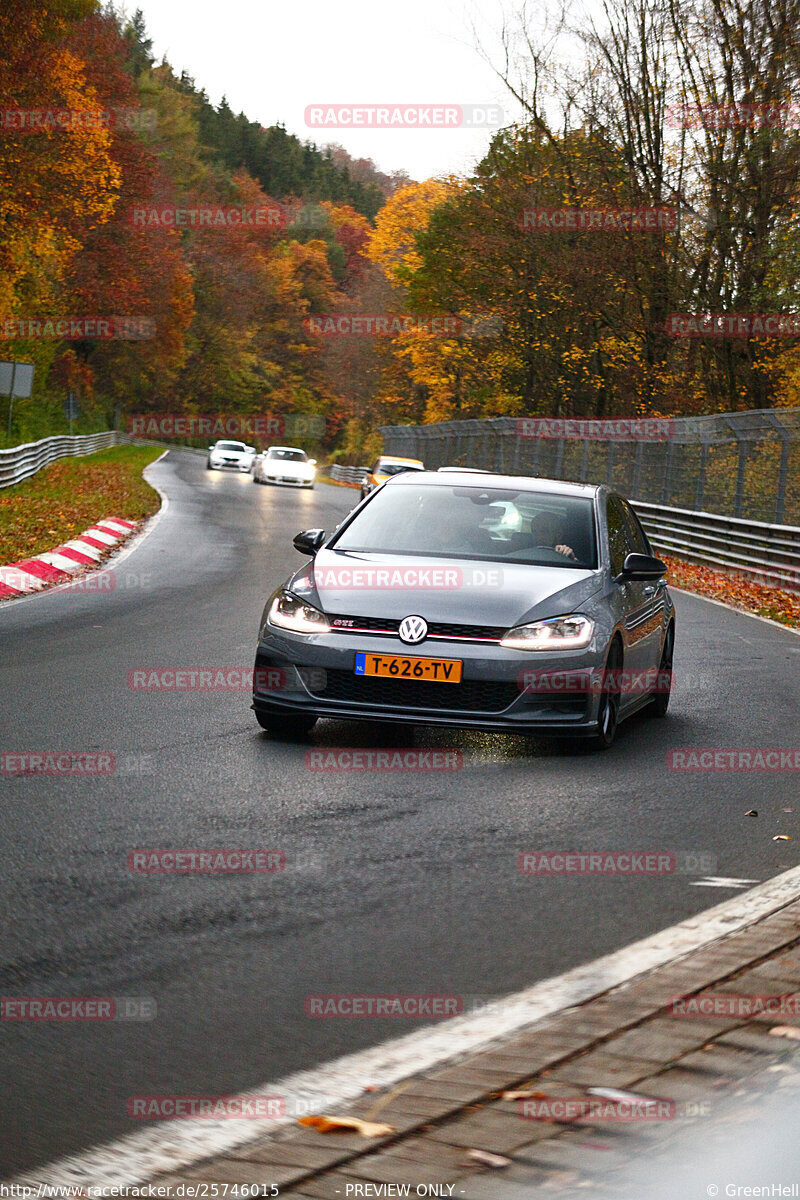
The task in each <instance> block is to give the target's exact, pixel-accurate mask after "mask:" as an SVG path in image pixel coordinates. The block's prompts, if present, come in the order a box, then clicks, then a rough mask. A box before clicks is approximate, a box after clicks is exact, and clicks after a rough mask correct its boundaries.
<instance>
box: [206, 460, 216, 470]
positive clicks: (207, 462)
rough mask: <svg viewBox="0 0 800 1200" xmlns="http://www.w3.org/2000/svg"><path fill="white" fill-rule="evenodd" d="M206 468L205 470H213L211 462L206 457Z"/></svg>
mask: <svg viewBox="0 0 800 1200" xmlns="http://www.w3.org/2000/svg"><path fill="white" fill-rule="evenodd" d="M206 470H207V471H213V470H214V468H213V467H212V465H211V463H210V462H209V461H208V459H206Z"/></svg>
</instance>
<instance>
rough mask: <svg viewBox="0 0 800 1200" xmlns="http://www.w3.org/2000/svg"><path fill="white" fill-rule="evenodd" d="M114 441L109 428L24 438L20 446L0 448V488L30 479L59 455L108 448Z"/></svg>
mask: <svg viewBox="0 0 800 1200" xmlns="http://www.w3.org/2000/svg"><path fill="white" fill-rule="evenodd" d="M116 444H117V434H116V433H115V432H114V430H113V429H112V430H110V431H109V432H107V433H90V434H86V435H78V434H76V435H75V436H74V437H48V438H42V439H41V441H38V442H26V443H24V444H23V445H22V446H12V447H10V449H8V450H0V488H4V487H10V486H11V485H12V484H14V483H21V482H22V480H23V479H29V478H30V477H31V475H35V474H36V472H37V471H41V469H42V467H46V466H48V464H49V463H51V462H55V461H56V459H58V458H67V457H69V456H72V455H80V454H94V452H95V450H107V449H108V448H109V446H116Z"/></svg>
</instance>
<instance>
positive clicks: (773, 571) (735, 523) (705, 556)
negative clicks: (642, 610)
mask: <svg viewBox="0 0 800 1200" xmlns="http://www.w3.org/2000/svg"><path fill="white" fill-rule="evenodd" d="M633 507H634V508H635V509H636V512H637V513H638V515H639V518H640V520H641V522H642V525H643V526H644V528H645V530H646V531H647V536H648V537H649V538H650V541H651V542H652V543H653V545H654V547H655V548H656V550H660V551H661V552H662V553H665V554H671V555H674V556H675V557H676V558H683V559H685V560H686V561H687V562H694V563H702V564H704V565H707V566H710V567H716V568H718V569H719V568H723V569H725V570H728V571H737V572H739V573H741V574H743V575H746V576H747V577H748V578H749V579H753V580H755V581H756V582H757V583H767V584H769V585H770V586H772V587H777V588H782V589H783V590H784V591H790V592H800V527H798V526H796V525H767V524H765V523H764V522H763V521H742V520H740V519H739V518H737V517H720V516H717V515H716V514H715V513H707V512H692V511H690V510H688V509H683V508H663V507H661V506H660V505H658V504H643V503H641V502H640V501H636V500H634V501H633Z"/></svg>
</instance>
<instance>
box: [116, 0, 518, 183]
mask: <svg viewBox="0 0 800 1200" xmlns="http://www.w3.org/2000/svg"><path fill="white" fill-rule="evenodd" d="M501 3H502V0H488V3H486V4H483V5H482V6H481V7H482V18H481V20H482V21H483V25H484V30H483V34H482V37H483V38H485V39H488V38H489V36H490V32H489V31H490V30H492V29H494V30H495V31H496V30H499V28H500V26H501V24H502V10H501ZM137 7H139V8H141V9H142V11H143V12H144V15H145V20H146V23H147V28H148V32H149V35H150V37H151V38H152V39H153V49H154V52H155V54H156V56H157V58H159V59H160V58H161V56H162V55H165V56H166V57H167V59H168V60H169V62H170V63H171V65H172V67H173V68H174V70H175V71H176V72H177V73H178V74H180V72H181V71H182V70H186V71H187V72H188V73H189V74H190V75H191V76H193V78H194V80H195V82H196V84H197V85H198V87H204V88H205V90H206V92H207V93H208V95H209V97H210V98H211V100H212V102H213V103H214V104H217V103H218V102H219V101H220V99H221V98H222V96H223V95H224V96H227V99H228V103H229V104H230V106H231V108H232V109H233V110H234V112H240V111H243V112H244V113H245V114H246V115H247V116H248V117H249V118H250V119H251V120H254V121H258V122H260V123H261V124H262V125H273V124H276V123H278V122H281V123H283V124H284V125H285V126H286V128H287V129H288V130H289V131H290V132H291V133H294V134H296V135H297V136H298V137H300V138H302V139H306V138H308V139H311V140H313V141H315V142H316V143H317V144H318V145H322V144H323V143H326V142H339V143H340V144H341V145H343V146H344V147H345V149H347V150H348V151H349V152H350V153H351V154H352V155H354V156H355V157H366V158H371V159H373V160H374V162H375V163H376V165H377V166H378V167H379V168H380V169H381V170H384V171H392V170H398V169H403V170H406V171H408V173H409V174H410V175H411V176H412V177H413V178H415V179H425V178H427V177H429V176H431V175H437V174H442V173H448V172H456V173H465V172H468V171H469V170H470V169H471V167H472V166H474V164H475V163H476V162H477V161H478V160H479V159H480V158H481V157H482V156H483V154H484V152H485V150H486V149H487V147H488V145H489V140H490V137H491V133H492V128H490V127H483V128H478V129H463V128H429V129H423V130H413V129H359V130H351V129H346V128H339V129H327V130H322V129H313V128H310V127H309V126H308V125H307V124H306V116H305V110H306V107H307V106H308V105H312V104H315V105H317V104H324V105H336V104H348V105H349V104H364V105H369V104H379V103H386V104H405V105H408V104H414V105H416V104H447V105H465V104H478V105H484V104H493V105H495V106H497V107H499V108H500V109H502V110H503V114H504V116H503V120H502V123H503V124H505V123H508V122H510V121H511V120H512V119H513V118H515V117H516V116H517V115H518V114H517V111H516V109H515V108H514V106H513V103H512V101H511V98H510V97H509V95H508V93H507V92H506V91H505V89H504V87H503V85H502V84H501V83H500V82H499V80H498V79H497V77H496V76H495V75H494V73H493V71H492V70H491V69H490V67H489V66H488V65H487V64H485V63H484V62H483V61H482V60H481V58H480V56H479V54H478V52H477V50H476V48H475V40H474V37H473V34H472V30H471V25H470V16H469V10H468V6H467V5H466V4H462V3H459V2H458V0H403V3H402V4H399V3H398V4H392V3H386V0H370V2H367V0H340V2H339V3H337V2H336V0H292V2H291V3H285V4H278V3H276V2H275V0H266V2H263V0H224V2H223V3H220V0H128V8H129V11H130V12H133V11H134V9H135V8H137ZM494 119H495V120H496V119H497V114H495V117H494Z"/></svg>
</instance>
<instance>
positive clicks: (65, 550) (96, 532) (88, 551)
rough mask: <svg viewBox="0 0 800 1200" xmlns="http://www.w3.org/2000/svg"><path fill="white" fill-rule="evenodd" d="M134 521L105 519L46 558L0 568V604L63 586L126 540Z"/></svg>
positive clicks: (38, 555) (34, 557) (42, 557)
mask: <svg viewBox="0 0 800 1200" xmlns="http://www.w3.org/2000/svg"><path fill="white" fill-rule="evenodd" d="M135 529H136V522H135V521H125V520H122V519H121V518H119V517H107V518H106V519H105V520H103V521H99V522H98V523H97V525H92V526H91V528H90V529H86V530H85V531H84V532H83V533H82V534H81V535H80V537H77V538H71V539H70V541H68V542H64V544H63V546H56V548H55V550H49V551H48V552H47V553H46V554H36V555H34V556H33V558H23V559H20V561H19V562H15V563H10V564H9V565H8V566H7V567H0V600H13V599H14V597H16V596H24V595H27V594H28V593H29V592H37V591H39V590H40V589H41V588H44V587H49V586H50V585H52V584H55V583H66V582H67V580H69V579H70V578H71V577H72V576H73V575H76V574H78V573H80V572H81V571H84V570H85V569H86V567H93V566H95V565H96V564H97V563H98V562H99V560H100V559H101V558H102V557H103V556H104V555H105V554H107V553H108V551H109V550H111V549H112V548H113V547H116V546H118V545H119V544H120V543H121V542H124V541H125V539H126V538H129V537H130V536H131V534H132V533H133V532H134V530H135Z"/></svg>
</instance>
